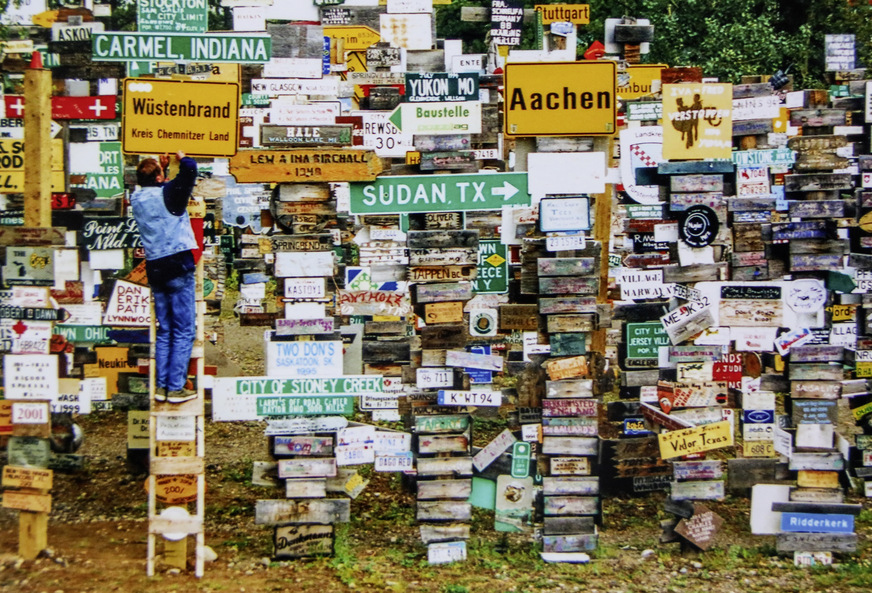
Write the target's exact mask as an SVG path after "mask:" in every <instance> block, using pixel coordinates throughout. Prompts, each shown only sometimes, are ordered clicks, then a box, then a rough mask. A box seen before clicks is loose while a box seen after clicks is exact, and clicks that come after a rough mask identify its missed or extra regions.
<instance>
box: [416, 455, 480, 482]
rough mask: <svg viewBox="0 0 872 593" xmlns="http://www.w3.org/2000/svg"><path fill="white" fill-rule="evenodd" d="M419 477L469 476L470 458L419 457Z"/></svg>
mask: <svg viewBox="0 0 872 593" xmlns="http://www.w3.org/2000/svg"><path fill="white" fill-rule="evenodd" d="M417 470H418V475H419V476H424V477H432V476H471V475H472V457H419V458H418V459H417Z"/></svg>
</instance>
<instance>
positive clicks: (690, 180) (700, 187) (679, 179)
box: [669, 175, 724, 192]
mask: <svg viewBox="0 0 872 593" xmlns="http://www.w3.org/2000/svg"><path fill="white" fill-rule="evenodd" d="M669 190H670V191H671V192H722V191H724V176H723V175H673V176H671V177H670V178H669Z"/></svg>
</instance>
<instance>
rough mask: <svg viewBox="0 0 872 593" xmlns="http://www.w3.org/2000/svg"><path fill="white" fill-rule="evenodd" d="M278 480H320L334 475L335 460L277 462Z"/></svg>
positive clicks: (316, 459) (301, 459) (303, 459)
mask: <svg viewBox="0 0 872 593" xmlns="http://www.w3.org/2000/svg"><path fill="white" fill-rule="evenodd" d="M278 464H279V465H278V470H279V478H321V477H332V476H335V475H336V459H335V458H332V457H330V458H312V459H305V458H298V459H282V460H280V461H279V462H278Z"/></svg>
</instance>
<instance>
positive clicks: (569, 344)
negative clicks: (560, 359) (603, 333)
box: [548, 333, 587, 356]
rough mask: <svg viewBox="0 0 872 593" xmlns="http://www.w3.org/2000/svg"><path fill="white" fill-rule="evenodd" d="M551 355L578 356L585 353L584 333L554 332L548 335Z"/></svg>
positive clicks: (585, 339)
mask: <svg viewBox="0 0 872 593" xmlns="http://www.w3.org/2000/svg"><path fill="white" fill-rule="evenodd" d="M548 343H549V345H550V346H551V356H580V355H583V354H587V337H586V335H585V334H584V333H562V334H561V333H555V334H550V335H549V336H548Z"/></svg>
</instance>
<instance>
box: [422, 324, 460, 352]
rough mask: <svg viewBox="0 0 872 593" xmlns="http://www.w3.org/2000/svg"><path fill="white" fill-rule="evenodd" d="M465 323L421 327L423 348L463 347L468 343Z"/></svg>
mask: <svg viewBox="0 0 872 593" xmlns="http://www.w3.org/2000/svg"><path fill="white" fill-rule="evenodd" d="M466 329H467V328H466V326H465V325H431V326H427V327H424V328H422V329H421V347H422V348H437V349H438V348H462V347H463V346H465V345H466V335H467V331H466Z"/></svg>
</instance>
